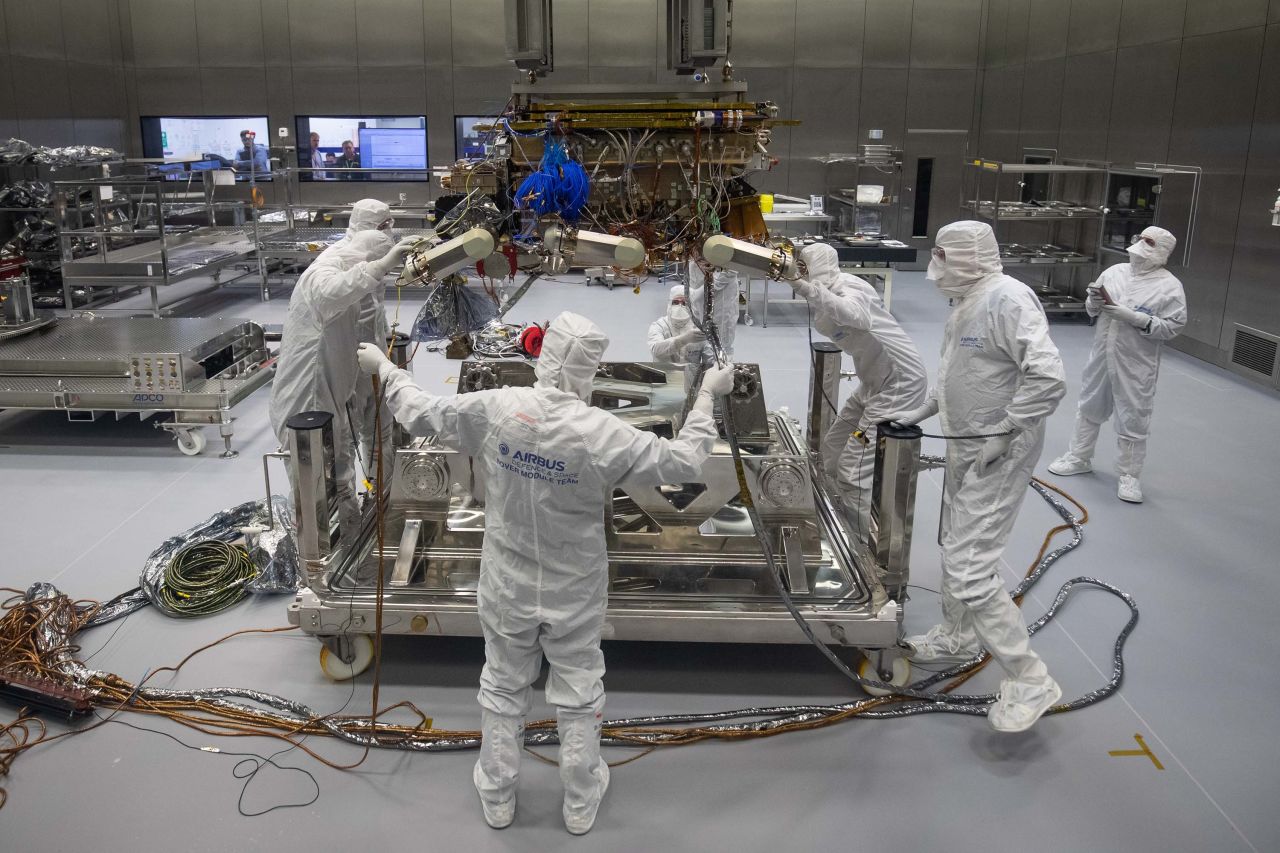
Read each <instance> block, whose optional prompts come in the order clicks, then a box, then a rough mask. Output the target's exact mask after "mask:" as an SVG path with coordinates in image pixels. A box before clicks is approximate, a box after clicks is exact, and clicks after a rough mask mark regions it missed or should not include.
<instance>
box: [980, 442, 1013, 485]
mask: <svg viewBox="0 0 1280 853" xmlns="http://www.w3.org/2000/svg"><path fill="white" fill-rule="evenodd" d="M1011 444H1013V435H1012V434H1009V435H997V436H993V437H992V438H988V439H987V440H986V441H985V442H983V444H982V447H981V448H980V449H979V450H978V458H977V459H976V460H974V463H973V467H974V470H975V471H976V472H977V474H978V476H979V477H985V476H986V474H987V469H988V468H990V467H991V466H992V465H994V464H995V463H997V462H999V461H1000V460H1001V459H1002V458H1004V456H1005V454H1006V453H1008V452H1009V446H1010V445H1011Z"/></svg>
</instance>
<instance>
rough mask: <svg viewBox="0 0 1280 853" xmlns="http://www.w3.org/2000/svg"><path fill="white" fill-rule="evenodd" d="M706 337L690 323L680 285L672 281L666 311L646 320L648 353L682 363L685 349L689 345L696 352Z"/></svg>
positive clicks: (686, 354)
mask: <svg viewBox="0 0 1280 853" xmlns="http://www.w3.org/2000/svg"><path fill="white" fill-rule="evenodd" d="M706 339H707V336H706V335H704V334H703V333H702V331H701V330H699V329H698V327H697V326H695V325H693V315H692V314H690V313H689V306H688V304H687V302H686V300H685V293H684V286H683V285H680V284H677V285H673V286H672V288H671V296H670V297H669V299H668V301H667V313H666V314H664V315H663V316H661V317H659V318H658V319H656V320H654V321H653V322H652V323H650V324H649V354H650V355H652V356H653V360H654V361H660V362H662V363H664V364H670V365H672V366H674V367H684V366H685V364H687V363H688V361H689V350H690V349H693V350H694V351H695V352H694V355H695V356H696V355H697V353H698V352H701V350H702V344H703V343H704V342H705V341H706Z"/></svg>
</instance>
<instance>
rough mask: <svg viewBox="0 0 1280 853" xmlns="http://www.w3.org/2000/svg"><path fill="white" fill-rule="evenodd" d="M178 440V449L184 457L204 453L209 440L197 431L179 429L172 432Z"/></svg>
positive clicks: (200, 431) (201, 432)
mask: <svg viewBox="0 0 1280 853" xmlns="http://www.w3.org/2000/svg"><path fill="white" fill-rule="evenodd" d="M174 432H175V433H176V436H177V439H178V449H179V450H181V451H182V453H183V454H184V455H186V456H199V455H200V454H201V453H202V452H204V447H205V445H206V444H208V443H209V439H207V438H205V437H204V432H203V431H202V430H198V429H179V430H174Z"/></svg>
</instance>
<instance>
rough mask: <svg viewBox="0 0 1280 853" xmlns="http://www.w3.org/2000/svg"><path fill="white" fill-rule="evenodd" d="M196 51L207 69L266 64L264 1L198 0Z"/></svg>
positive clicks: (202, 65)
mask: <svg viewBox="0 0 1280 853" xmlns="http://www.w3.org/2000/svg"><path fill="white" fill-rule="evenodd" d="M195 18H196V48H197V50H198V51H199V54H198V55H199V57H200V65H201V67H204V68H216V67H232V68H236V67H239V68H243V67H246V66H249V65H261V64H263V62H265V61H266V56H265V54H264V52H263V46H262V0H196V12H195Z"/></svg>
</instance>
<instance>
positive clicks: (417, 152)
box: [360, 127, 427, 169]
mask: <svg viewBox="0 0 1280 853" xmlns="http://www.w3.org/2000/svg"><path fill="white" fill-rule="evenodd" d="M360 164H361V165H362V166H364V167H365V168H366V169H425V168H427V130H426V128H412V129H410V128H402V127H385V128H384V127H362V128H360Z"/></svg>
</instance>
